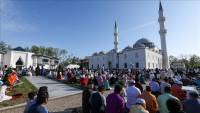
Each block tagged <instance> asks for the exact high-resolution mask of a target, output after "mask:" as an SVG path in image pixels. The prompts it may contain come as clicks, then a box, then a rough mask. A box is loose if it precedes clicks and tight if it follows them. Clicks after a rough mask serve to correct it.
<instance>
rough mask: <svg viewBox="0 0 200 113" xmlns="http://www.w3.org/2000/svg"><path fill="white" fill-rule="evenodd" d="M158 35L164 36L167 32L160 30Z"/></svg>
mask: <svg viewBox="0 0 200 113" xmlns="http://www.w3.org/2000/svg"><path fill="white" fill-rule="evenodd" d="M159 33H160V34H166V33H167V30H166V29H162V30H160V31H159Z"/></svg>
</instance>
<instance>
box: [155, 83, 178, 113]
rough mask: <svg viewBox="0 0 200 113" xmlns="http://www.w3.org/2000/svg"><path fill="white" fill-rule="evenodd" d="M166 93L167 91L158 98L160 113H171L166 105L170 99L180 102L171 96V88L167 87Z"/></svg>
mask: <svg viewBox="0 0 200 113" xmlns="http://www.w3.org/2000/svg"><path fill="white" fill-rule="evenodd" d="M164 91H165V93H163V94H162V95H160V96H158V98H157V100H158V105H159V108H160V113H169V110H168V108H167V105H166V102H167V100H168V99H170V98H174V99H177V100H178V98H177V97H175V96H173V95H172V94H171V87H169V86H166V87H165V90H164Z"/></svg>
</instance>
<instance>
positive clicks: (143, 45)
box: [88, 2, 169, 69]
mask: <svg viewBox="0 0 200 113" xmlns="http://www.w3.org/2000/svg"><path fill="white" fill-rule="evenodd" d="M158 12H159V18H158V22H159V25H160V30H159V34H160V41H161V49H158V48H157V47H156V46H155V44H154V43H153V42H151V41H149V40H148V39H145V38H142V39H139V40H138V41H136V43H135V44H133V46H127V47H125V48H124V49H122V50H121V51H119V48H118V46H119V41H118V40H119V37H118V26H117V23H116V22H115V25H114V49H112V50H110V51H108V52H107V53H105V52H103V51H101V52H98V53H97V52H96V53H94V54H93V55H92V56H89V57H88V60H89V68H90V69H100V68H104V69H135V68H136V69H144V68H146V69H155V68H159V69H168V68H169V61H168V55H167V45H166V33H167V31H166V29H165V26H164V22H165V17H164V15H163V8H162V4H161V2H160V4H159V11H158Z"/></svg>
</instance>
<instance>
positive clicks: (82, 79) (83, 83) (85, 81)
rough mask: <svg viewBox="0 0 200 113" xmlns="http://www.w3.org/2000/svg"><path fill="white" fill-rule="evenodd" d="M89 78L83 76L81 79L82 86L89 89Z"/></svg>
mask: <svg viewBox="0 0 200 113" xmlns="http://www.w3.org/2000/svg"><path fill="white" fill-rule="evenodd" d="M88 82H89V81H88V77H87V76H85V75H83V76H82V77H81V79H80V84H81V85H82V86H83V87H87V86H88Z"/></svg>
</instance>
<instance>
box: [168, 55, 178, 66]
mask: <svg viewBox="0 0 200 113" xmlns="http://www.w3.org/2000/svg"><path fill="white" fill-rule="evenodd" d="M177 61H178V58H176V57H175V56H169V64H172V63H173V62H177Z"/></svg>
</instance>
